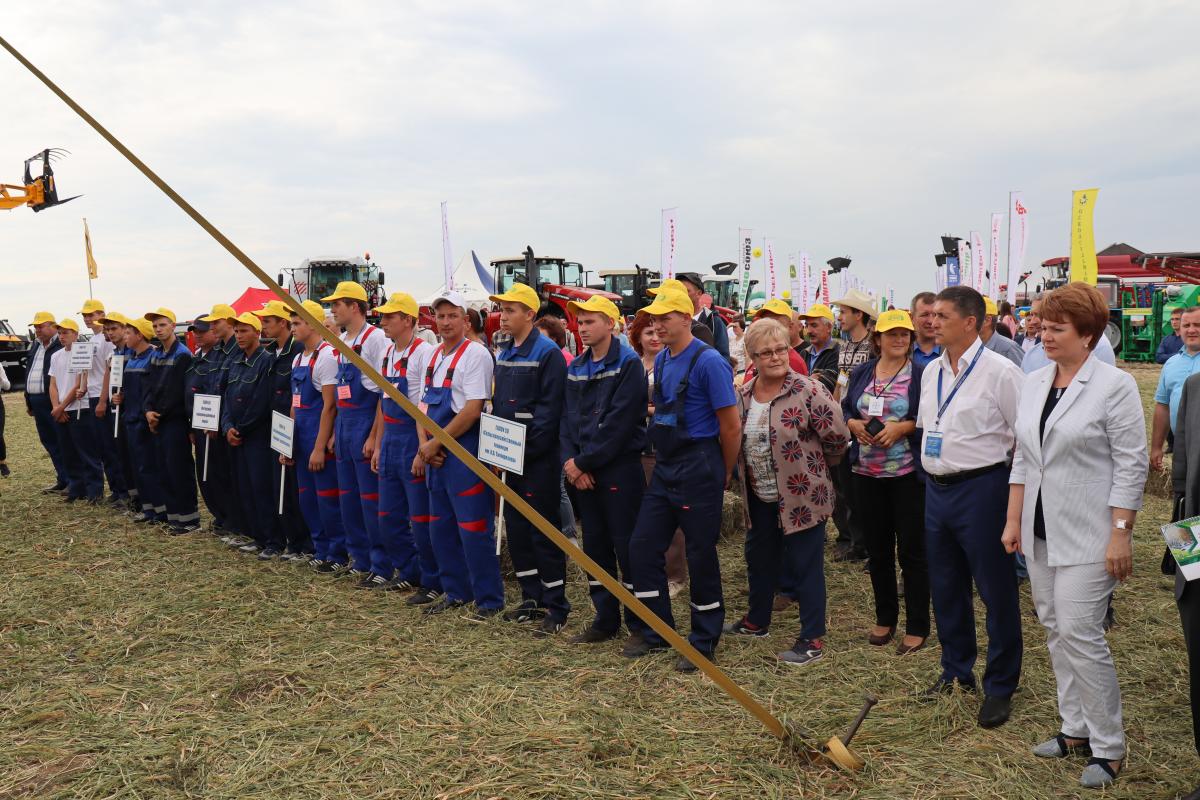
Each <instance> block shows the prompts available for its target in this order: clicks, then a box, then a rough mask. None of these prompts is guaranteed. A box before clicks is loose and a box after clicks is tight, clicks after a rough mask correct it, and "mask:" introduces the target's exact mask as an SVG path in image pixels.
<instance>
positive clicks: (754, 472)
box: [725, 319, 850, 666]
mask: <svg viewBox="0 0 1200 800" xmlns="http://www.w3.org/2000/svg"><path fill="white" fill-rule="evenodd" d="M744 340H745V343H746V355H747V356H748V357H749V358H750V360H751V363H752V366H753V367H754V371H755V374H754V377H753V378H751V379H750V380H748V381H747V382H746V383H745V384H744V385H743V386H742V387H741V389H740V391H739V405H740V410H741V416H742V452H741V455H740V458H739V466H740V470H739V471H740V474H741V480H740V484H741V490H742V496H743V498H744V500H745V514H746V521H747V530H746V576H747V580H748V581H749V583H750V609H749V611H747V613H746V616H744V617H742V618H741V619H740V620H738V621H737V622H734V623H730V624H729V625H727V626H726V627H725V632H726V633H728V634H731V635H734V636H766V635H767V629H768V627H770V624H771V611H772V605H773V601H774V598H775V587H776V586H777V585H778V583H779V571H780V567H781V564H786V568H787V570H788V571H789V574H790V575H791V576H792V578H793V579H794V580H795V584H796V602H797V604H798V605H799V607H800V635H799V637H798V638H797V639H796V643H795V644H794V645H793V646H792V648H791V649H790V650H787V651H785V652H783V653H780V654H779V660H780V661H782V662H783V663H785V664H791V665H794V666H803V665H805V664H810V663H812V662H813V661H816V660H817V659H819V658H821V657H822V656H823V655H824V652H825V650H824V643H823V641H822V639H823V637H824V636H825V520H826V519H828V518H829V516H830V514H832V513H833V483H832V480H831V479H830V476H829V466H830V465H831V464H836V463H837V462H838V461H839V460H841V457H842V453H844V452H845V450H846V445H847V444H848V442H849V439H850V434H849V432H848V431H847V430H846V423H845V421H844V420H843V419H842V415H841V413H840V410H839V409H838V407H837V403H836V402H834V400H833V398H832V397H830V395H829V392H827V391H826V390H825V389H824V387H822V386H821V385H820V384H819V383H817V382H816V381H815V380H813V379H810V378H808V377H806V376H804V375H799V374H797V373H796V372H794V371H793V370H792V369H791V368H790V367H789V365H788V357H789V354H790V353H792V348H791V344H790V337H789V334H788V330H787V328H785V327H784V326H783V325H782V324H781V323H780V322H778V321H776V320H773V319H760V320H756V321H755V322H754V323H753V324H751V325H750V327H749V328H747V329H746V334H745V337H744Z"/></svg>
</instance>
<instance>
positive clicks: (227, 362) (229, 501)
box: [208, 336, 250, 536]
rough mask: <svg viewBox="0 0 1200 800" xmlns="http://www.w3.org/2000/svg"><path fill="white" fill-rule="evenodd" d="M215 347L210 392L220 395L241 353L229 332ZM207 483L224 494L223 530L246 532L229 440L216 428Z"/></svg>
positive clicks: (221, 494) (246, 525)
mask: <svg viewBox="0 0 1200 800" xmlns="http://www.w3.org/2000/svg"><path fill="white" fill-rule="evenodd" d="M216 350H217V351H218V352H219V355H218V356H217V362H218V363H219V365H220V370H219V374H218V375H217V379H216V384H215V388H216V391H215V392H213V394H219V395H221V396H222V398H223V397H224V396H225V389H226V388H227V387H228V385H229V369H230V367H232V366H233V363H234V362H235V361H237V360H238V359H239V358H241V357H242V351H241V349H240V348H239V347H238V346H237V339H236V338H234V337H233V336H230V337H229V338H228V339H226V340H225V341H224V342H221V344H219V345H217V347H216ZM221 403H222V405H224V403H225V401H224V400H223V399H222V401H221ZM208 485H209V490H210V491H212V492H213V493H214V494H216V495H218V496H219V497H222V498H225V499H224V500H223V501H222V504H223V506H224V512H225V518H224V527H225V530H227V531H231V532H233V533H236V534H240V535H242V536H249V535H250V524H249V521H248V520H247V519H246V513H245V510H244V505H243V503H242V497H241V489H240V487H238V486H237V484H236V483H234V480H233V448H232V447H230V446H229V442H228V441H226V439H225V437H224V436H222V435H221V433H220V431H218V432H217V435H216V436H215V437H213V442H212V449H211V450H210V451H209V454H208Z"/></svg>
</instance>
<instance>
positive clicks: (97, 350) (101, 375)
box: [79, 299, 129, 507]
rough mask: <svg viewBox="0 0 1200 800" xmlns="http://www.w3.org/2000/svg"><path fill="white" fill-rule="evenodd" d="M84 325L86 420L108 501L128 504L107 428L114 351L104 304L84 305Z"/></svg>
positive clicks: (122, 473) (92, 301)
mask: <svg viewBox="0 0 1200 800" xmlns="http://www.w3.org/2000/svg"><path fill="white" fill-rule="evenodd" d="M79 313H81V314H82V315H83V324H84V325H86V326H87V327H88V328H89V329H90V330H91V331H92V338H91V342H92V368H91V369H90V370H89V371H88V406H89V408H88V415H87V416H88V417H89V418H90V420H91V422H92V425H93V426H95V428H96V444H97V445H98V446H99V448H100V463H101V464H102V465H103V467H104V477H105V478H107V479H108V489H109V491H110V492H111V495H110V496H109V498H108V500H109V503H110V504H111V505H114V506H119V507H120V506H127V505H128V504H129V491H128V489H127V487H126V486H125V471H124V470H123V469H122V467H121V458H120V455H119V454H118V451H117V440H116V437H114V436H113V435H112V433H113V432H112V426H111V425H110V424H109V420H108V417H107V414H108V394H107V393H106V391H105V387H106V385H107V378H108V359H109V357H110V356H112V354H113V351H114V350H116V347H115V346H114V345H113V343H112V342H111V341H109V339H108V337H107V336H106V335H105V326H104V321H103V320H104V303H102V302H100V301H99V300H95V299H88V300H84V301H83V310H82V311H80V312H79Z"/></svg>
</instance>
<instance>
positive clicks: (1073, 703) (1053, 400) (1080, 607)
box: [1002, 283, 1148, 788]
mask: <svg viewBox="0 0 1200 800" xmlns="http://www.w3.org/2000/svg"><path fill="white" fill-rule="evenodd" d="M1041 314H1042V343H1043V345H1044V346H1045V348H1046V355H1047V356H1048V357H1049V359H1050V361H1051V363H1050V364H1049V365H1048V366H1045V367H1042V368H1041V369H1038V370H1036V371H1034V372H1032V373H1030V374H1029V375H1028V376H1026V378H1025V386H1024V389H1023V391H1022V393H1021V404H1020V407H1019V410H1018V412H1017V424H1016V434H1017V447H1016V454H1015V456H1014V458H1013V467H1012V473H1011V476H1010V478H1009V484H1010V486H1009V500H1008V522H1007V524H1006V525H1005V528H1004V534H1003V539H1002V541H1003V542H1004V546H1005V548H1006V549H1007V550H1008V552H1010V553H1011V552H1013V551H1018V552H1021V553H1023V554H1024V556H1025V562H1026V564H1027V565H1028V567H1029V580H1030V583H1031V584H1032V586H1033V600H1034V604H1035V606H1036V607H1037V614H1038V619H1040V620H1041V622H1042V625H1044V626H1045V628H1046V643H1047V647H1048V648H1049V650H1050V661H1051V664H1052V665H1053V667H1054V677H1055V680H1056V681H1057V683H1058V712H1059V715H1060V716H1061V717H1062V730H1061V731H1060V732H1059V733H1058V734H1057V735H1056V736H1055V737H1054V738H1053V739H1050V740H1049V741H1046V742H1043V743H1042V744H1039V745H1037V746H1036V747H1035V748H1033V753H1034V755H1037V756H1041V757H1043V758H1065V757H1066V756H1068V755H1072V754H1075V753H1088V752H1089V751H1090V755H1091V756H1092V757H1091V758H1090V759H1089V761H1088V763H1087V766H1086V767H1084V770H1083V774H1082V775H1081V776H1080V783H1081V784H1083V785H1084V786H1087V787H1093V788H1094V787H1100V786H1105V785H1107V784H1109V783H1112V782H1113V780H1115V779H1116V777H1117V774H1118V773H1119V772H1120V769H1121V765H1122V763H1123V761H1124V758H1125V733H1124V729H1123V726H1122V723H1121V690H1120V688H1119V687H1118V685H1117V671H1116V668H1115V667H1114V666H1113V660H1112V653H1111V652H1110V651H1109V649H1108V643H1107V642H1106V641H1105V639H1104V628H1103V621H1104V613H1105V610H1106V608H1107V604H1108V596H1109V593H1110V592H1111V591H1112V590H1113V587H1114V586H1116V584H1117V582H1118V581H1123V580H1125V579H1126V578H1128V577H1129V575H1130V573H1131V572H1132V571H1133V550H1132V542H1131V536H1132V534H1133V520H1134V516H1135V514H1136V513H1137V510H1138V509H1139V508H1141V505H1142V489H1143V487H1144V485H1145V482H1146V470H1147V466H1148V459H1147V453H1146V423H1145V419H1144V417H1143V412H1142V403H1141V398H1140V397H1139V395H1138V390H1137V385H1136V384H1135V383H1134V380H1133V378H1132V376H1130V375H1129V374H1127V373H1125V372H1123V371H1121V370H1119V369H1117V368H1116V367H1113V366H1111V365H1109V364H1105V363H1104V362H1102V361H1100V360H1099V359H1097V358H1093V357H1091V355H1092V350H1093V349H1094V348H1095V346H1096V343H1097V342H1098V341H1099V338H1100V337H1101V336H1103V335H1104V327H1105V325H1106V323H1107V322H1108V306H1107V304H1106V303H1105V302H1104V298H1103V296H1102V295H1101V294H1100V292H1098V291H1097V290H1096V289H1095V288H1094V287H1092V286H1088V285H1087V284H1084V283H1071V284H1068V285H1067V286H1064V287H1061V288H1059V289H1055V290H1054V291H1052V292H1050V293H1049V294H1048V295H1046V296H1045V297H1044V298H1042V308H1041Z"/></svg>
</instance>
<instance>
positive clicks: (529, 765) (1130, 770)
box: [0, 370, 1200, 800]
mask: <svg viewBox="0 0 1200 800" xmlns="http://www.w3.org/2000/svg"><path fill="white" fill-rule="evenodd" d="M1135 374H1137V375H1138V377H1139V381H1140V382H1141V383H1142V384H1143V389H1144V390H1146V391H1149V390H1148V388H1147V386H1148V385H1149V383H1151V382H1152V381H1153V379H1154V376H1155V374H1156V373H1154V372H1151V371H1149V370H1146V371H1142V370H1135ZM4 401H5V403H6V406H7V408H8V430H7V437H8V443H9V452H10V458H9V461H10V463H11V464H12V467H13V470H14V475H13V477H12V478H10V479H8V480H6V481H3V482H0V491H2V492H3V494H2V495H0V519H2V520H3V528H2V530H3V533H0V563H3V565H4V567H5V573H6V576H7V577H6V578H5V579H4V580H3V583H2V585H0V610H2V611H0V798H18V797H20V798H26V797H28V798H39V799H44V798H184V797H197V798H198V797H203V798H343V797H344V798H351V797H352V798H361V799H363V800H366V799H367V798H446V799H447V800H448V799H449V798H576V797H579V798H643V797H644V798H651V797H654V798H710V797H711V798H798V797H806V798H825V797H857V798H997V797H1000V798H1041V797H1046V798H1066V797H1077V796H1080V797H1082V796H1089V797H1095V796H1105V797H1112V798H1137V799H1138V800H1146V799H1147V798H1173V797H1176V796H1177V795H1178V794H1179V793H1181V792H1184V791H1187V790H1190V789H1191V788H1193V787H1194V786H1195V785H1196V784H1197V783H1198V782H1200V763H1198V762H1197V757H1196V752H1195V750H1194V748H1193V745H1192V738H1191V719H1190V714H1189V710H1188V705H1187V683H1186V667H1185V654H1184V648H1183V639H1182V636H1181V634H1180V630H1179V618H1178V614H1177V612H1176V610H1175V604H1174V599H1173V595H1172V593H1171V592H1170V591H1169V588H1170V586H1171V583H1170V581H1169V579H1167V578H1164V577H1163V576H1161V575H1160V574H1159V572H1158V562H1159V557H1160V555H1161V553H1162V549H1163V547H1162V540H1161V537H1160V536H1159V533H1158V530H1157V525H1158V524H1160V523H1161V522H1163V521H1165V520H1166V515H1167V513H1168V503H1167V501H1166V500H1165V499H1164V498H1163V497H1161V496H1148V497H1147V503H1146V508H1145V510H1144V512H1143V513H1142V515H1141V516H1140V517H1139V520H1138V526H1137V532H1136V541H1137V550H1136V554H1135V575H1134V577H1133V579H1132V580H1130V581H1129V582H1128V584H1126V585H1125V586H1123V587H1122V588H1121V589H1120V590H1119V591H1118V595H1117V618H1118V625H1117V627H1116V628H1114V629H1113V631H1112V632H1111V634H1110V635H1109V640H1110V642H1111V643H1112V646H1113V649H1114V651H1115V657H1116V664H1117V671H1118V674H1119V676H1120V679H1121V686H1122V690H1123V692H1124V711H1125V722H1126V728H1127V732H1128V736H1129V745H1130V755H1129V762H1128V764H1127V766H1126V769H1125V771H1124V774H1123V775H1122V777H1121V778H1120V780H1119V781H1118V782H1117V783H1116V785H1115V788H1113V789H1112V790H1111V791H1109V792H1107V793H1103V794H1100V793H1094V792H1086V791H1085V790H1082V789H1079V788H1078V786H1077V783H1076V781H1077V778H1078V773H1079V771H1080V769H1082V764H1083V762H1082V760H1076V759H1072V760H1069V761H1055V762H1046V761H1041V760H1038V759H1035V758H1033V757H1032V756H1030V755H1029V754H1028V750H1029V747H1030V746H1031V745H1032V744H1034V743H1036V742H1038V741H1040V740H1042V739H1044V738H1046V737H1048V736H1050V735H1052V734H1053V733H1054V732H1056V731H1057V730H1058V719H1057V716H1056V712H1055V689H1054V680H1053V675H1052V674H1051V672H1050V668H1049V663H1048V659H1047V655H1046V651H1045V637H1044V635H1043V633H1042V629H1041V627H1040V626H1039V625H1038V624H1037V622H1036V620H1035V619H1034V618H1033V617H1032V616H1031V615H1030V613H1029V610H1030V608H1031V606H1030V602H1029V590H1028V585H1025V586H1024V587H1023V588H1022V595H1023V596H1022V606H1023V610H1024V612H1025V613H1024V616H1023V619H1024V622H1025V636H1026V639H1025V641H1026V651H1025V666H1024V672H1023V679H1022V686H1021V690H1020V691H1019V693H1018V694H1017V696H1016V698H1015V701H1014V714H1013V718H1012V720H1011V721H1010V722H1009V723H1008V724H1007V725H1004V726H1003V727H1001V728H999V729H996V730H993V731H984V730H982V729H980V728H979V727H978V726H977V725H976V724H975V713H976V710H977V702H976V701H975V700H974V699H971V698H969V697H968V698H962V697H957V696H956V697H954V698H950V699H947V700H945V701H943V702H941V703H937V704H934V705H922V704H919V703H917V702H915V701H914V700H912V699H911V697H910V695H911V694H912V693H913V692H914V691H916V690H918V689H921V688H923V687H925V686H926V685H928V684H929V683H930V682H932V680H933V679H934V678H935V677H936V676H937V674H938V657H939V651H938V649H937V648H936V646H935V647H930V648H928V649H926V650H925V651H923V652H920V653H917V654H914V655H912V656H908V657H905V658H903V659H901V658H898V657H896V656H895V655H894V653H893V651H892V650H891V648H879V649H877V648H872V647H870V646H868V645H867V643H866V640H865V639H866V631H867V629H868V626H869V625H870V624H871V622H872V621H873V620H872V614H871V595H870V585H869V582H868V580H867V576H866V575H864V574H863V573H862V572H861V567H860V566H850V565H844V564H830V565H829V566H828V568H827V574H828V581H829V616H830V620H831V621H830V633H829V636H828V639H827V647H828V649H829V655H828V656H827V657H826V658H825V659H823V660H822V661H820V662H817V663H816V664H813V665H812V666H810V667H807V668H804V669H795V668H788V667H783V666H779V665H778V664H777V662H776V661H775V660H774V653H775V652H776V651H779V650H783V649H786V648H787V647H789V646H790V645H791V642H792V638H793V637H794V635H795V633H796V628H797V625H798V624H797V622H796V620H795V611H794V607H793V610H792V612H791V613H790V614H789V615H788V618H787V619H784V620H778V619H777V620H776V622H775V624H774V626H773V627H772V635H771V636H770V638H769V639H766V640H755V641H752V642H747V643H744V642H729V641H726V642H723V644H722V647H721V649H720V650H719V651H718V663H719V664H720V665H721V666H722V667H723V668H724V669H725V670H726V671H727V672H728V673H729V674H730V676H731V677H732V678H733V679H734V680H735V681H738V682H739V683H740V684H741V685H742V686H743V687H745V688H746V689H747V690H748V691H750V692H751V693H752V694H753V695H754V696H756V697H757V698H759V699H760V700H761V701H762V702H764V703H765V704H766V705H767V706H768V707H769V708H770V709H771V710H772V711H773V713H775V714H776V715H777V716H779V717H780V718H782V719H783V720H784V721H785V722H787V723H789V724H792V725H794V726H795V727H796V729H797V730H800V731H803V732H806V733H808V734H809V735H811V736H812V737H814V738H817V739H820V740H821V741H824V740H825V739H827V738H829V737H830V736H832V735H835V734H836V733H840V732H841V731H842V730H843V729H844V728H845V726H846V725H847V723H848V722H849V721H850V720H851V719H852V718H853V717H854V715H855V714H856V713H857V710H858V708H859V706H860V704H861V700H862V695H863V692H864V691H865V690H870V691H872V692H875V693H876V694H877V695H878V696H879V697H880V699H881V702H880V704H879V705H878V706H877V707H876V708H875V710H874V711H873V712H872V714H871V716H870V717H869V718H868V720H867V722H866V723H865V725H864V726H863V728H862V730H861V732H860V734H859V736H858V738H857V739H856V740H855V742H854V747H855V749H856V750H857V751H858V752H859V753H860V754H861V755H863V756H864V757H865V758H866V760H867V762H868V766H867V768H866V769H865V770H864V771H862V772H860V773H856V774H853V775H851V774H846V773H841V772H837V771H835V770H833V769H831V768H827V767H822V766H813V765H808V764H806V763H804V762H803V761H802V760H800V759H798V758H797V757H796V756H795V755H794V754H792V753H791V752H790V751H788V750H786V749H784V748H782V747H781V746H780V745H779V743H778V742H777V741H776V740H774V739H773V738H772V737H771V736H770V735H769V734H767V733H766V731H765V730H764V729H763V728H762V727H761V726H760V725H759V723H758V722H757V721H756V720H754V719H753V718H752V717H750V716H748V715H747V714H745V713H744V712H743V711H742V710H741V708H740V707H739V706H738V705H737V704H736V703H734V702H733V701H732V700H730V699H728V698H726V697H725V696H724V695H723V694H721V693H720V691H719V690H718V689H717V688H716V687H715V686H714V685H713V684H711V683H710V682H708V681H707V680H705V679H703V678H698V677H692V676H681V675H678V674H676V673H674V672H672V671H671V669H670V666H671V663H672V662H673V660H674V657H673V656H669V655H661V656H655V657H650V658H647V659H643V660H641V661H638V662H635V663H630V662H628V661H626V660H624V659H622V658H620V656H619V655H618V654H617V649H618V646H617V645H600V646H599V647H596V648H594V649H581V648H578V647H572V646H571V645H568V644H567V643H566V641H565V639H559V640H554V641H550V642H546V641H541V640H535V639H533V638H532V637H531V636H529V635H528V633H527V632H526V631H525V630H521V629H517V628H515V627H514V626H512V625H507V624H505V623H502V622H499V621H494V622H489V623H486V624H475V623H470V622H467V621H465V620H463V619H460V618H458V617H442V618H425V617H423V616H421V615H420V614H418V613H414V612H413V611H411V610H409V609H407V608H405V607H404V606H403V605H402V604H401V603H400V602H398V599H397V598H396V597H395V596H394V595H380V594H376V593H364V592H360V591H355V590H353V589H351V588H350V586H348V585H347V584H346V583H344V582H337V581H334V580H331V579H329V578H327V577H325V576H316V575H313V574H312V573H311V572H309V571H308V570H306V569H304V568H302V567H299V566H295V565H290V564H286V563H271V564H269V565H266V566H264V565H262V564H260V563H259V562H257V561H253V560H247V559H246V558H243V557H239V556H238V555H235V554H234V553H232V552H230V551H229V550H228V549H227V548H225V547H224V546H223V545H221V544H220V542H218V541H217V540H215V539H213V538H212V537H210V536H208V535H199V534H197V535H193V536H190V537H180V538H171V537H168V536H166V535H165V534H159V533H150V532H147V531H145V530H143V529H140V528H139V527H137V526H134V525H133V524H132V523H129V522H127V521H125V520H124V519H123V518H118V517H116V516H115V515H114V514H112V513H109V512H107V511H103V510H100V509H91V508H89V509H78V508H76V507H74V506H72V507H67V506H65V505H64V504H63V503H62V501H61V500H60V499H58V498H56V497H50V496H44V495H41V494H39V493H38V491H37V490H38V489H39V488H40V487H42V486H45V485H47V484H48V483H50V482H52V473H51V471H50V468H49V461H48V459H47V458H46V456H45V455H44V453H43V452H42V450H41V448H40V447H39V446H38V444H37V441H36V436H35V434H34V431H33V425H32V422H31V420H30V419H29V418H28V417H27V416H26V415H25V414H24V410H23V405H22V403H21V400H20V397H19V396H18V395H8V396H5V397H4ZM721 558H722V564H723V567H724V571H725V572H724V574H725V585H726V587H727V595H726V598H727V602H728V606H729V614H730V615H731V616H732V615H734V614H740V613H741V612H742V611H744V610H745V597H744V590H743V588H742V587H744V585H745V567H744V565H743V563H742V559H741V557H740V537H736V538H734V539H730V540H729V541H727V542H726V543H725V544H724V545H723V548H722V552H721ZM931 568H933V569H936V565H932V567H931ZM514 591H515V586H514V585H513V584H510V585H509V595H510V597H512V596H513V594H514ZM570 597H571V601H572V603H573V604H574V605H575V609H576V613H575V614H574V615H573V616H572V620H571V623H572V624H571V626H570V631H571V632H574V631H575V630H577V629H578V628H579V627H580V626H581V625H582V624H584V623H585V622H586V621H587V620H588V619H589V618H590V606H589V604H588V601H587V595H586V583H585V581H584V580H583V578H582V573H579V572H578V571H577V570H576V571H574V574H573V579H572V581H571V592H570ZM684 606H685V603H682V602H681V603H679V605H678V607H677V609H676V613H677V617H678V618H679V619H681V620H686V612H685V611H684ZM982 619H983V618H982V614H980V616H979V621H980V627H981V631H980V635H981V641H982V636H983V633H982ZM980 669H981V668H980Z"/></svg>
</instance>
